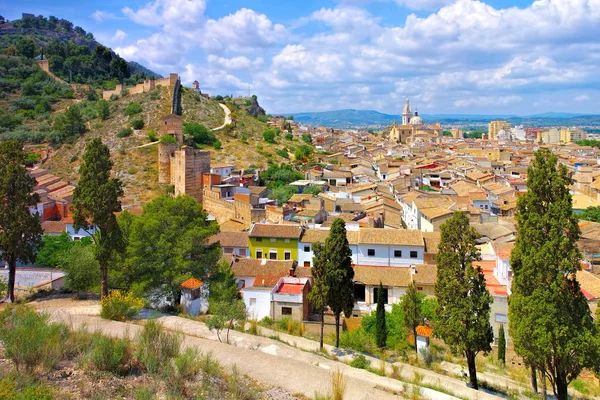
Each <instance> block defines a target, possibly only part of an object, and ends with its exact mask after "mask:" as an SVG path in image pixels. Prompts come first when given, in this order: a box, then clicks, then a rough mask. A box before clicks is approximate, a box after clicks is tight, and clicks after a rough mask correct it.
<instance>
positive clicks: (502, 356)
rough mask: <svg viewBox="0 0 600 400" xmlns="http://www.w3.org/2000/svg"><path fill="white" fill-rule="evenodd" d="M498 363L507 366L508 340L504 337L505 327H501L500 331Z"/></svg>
mask: <svg viewBox="0 0 600 400" xmlns="http://www.w3.org/2000/svg"><path fill="white" fill-rule="evenodd" d="M498 361H500V362H501V363H502V365H505V364H506V338H505V337H504V325H500V330H499V331H498Z"/></svg>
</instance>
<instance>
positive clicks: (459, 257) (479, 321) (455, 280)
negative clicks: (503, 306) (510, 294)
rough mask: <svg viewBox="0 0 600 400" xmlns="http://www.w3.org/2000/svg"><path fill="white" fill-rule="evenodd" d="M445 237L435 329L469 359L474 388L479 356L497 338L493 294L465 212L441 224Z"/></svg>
mask: <svg viewBox="0 0 600 400" xmlns="http://www.w3.org/2000/svg"><path fill="white" fill-rule="evenodd" d="M441 231H442V238H441V240H440V244H439V253H438V254H437V257H436V260H437V264H438V276H437V282H436V284H435V295H436V296H437V298H438V302H439V305H438V308H437V310H436V314H437V317H438V320H437V322H436V323H435V325H434V332H435V334H436V336H439V337H440V338H442V339H443V340H444V342H446V344H447V345H448V346H450V348H452V349H453V350H454V351H455V352H460V353H462V354H463V355H464V356H465V358H466V359H467V365H468V368H469V377H470V381H471V386H472V387H473V389H476V390H477V388H478V385H477V368H476V365H475V357H476V356H477V354H478V353H479V352H481V351H483V352H489V351H490V350H491V349H492V348H491V346H490V343H491V342H492V340H493V332H492V327H491V325H490V305H491V303H492V296H491V295H490V294H489V292H488V291H487V289H486V287H485V277H484V275H483V272H482V271H481V268H479V267H478V268H477V269H475V268H474V267H473V261H478V260H480V259H481V256H480V254H479V250H478V249H477V246H476V242H475V239H476V238H477V232H476V231H475V229H474V228H473V227H471V226H470V225H469V219H468V218H467V215H466V214H465V213H464V212H457V213H454V215H453V216H452V218H450V219H449V220H448V221H446V223H444V224H443V225H442V227H441Z"/></svg>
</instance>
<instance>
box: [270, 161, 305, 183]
mask: <svg viewBox="0 0 600 400" xmlns="http://www.w3.org/2000/svg"><path fill="white" fill-rule="evenodd" d="M261 178H262V179H263V180H264V181H265V184H266V185H267V186H268V187H269V188H272V189H273V188H277V187H280V186H283V185H286V184H288V183H290V182H294V181H297V180H299V179H303V178H304V175H302V173H300V172H298V171H294V169H293V168H292V166H291V165H289V164H281V165H279V166H277V165H270V166H269V168H267V170H266V171H265V172H263V173H262V174H261Z"/></svg>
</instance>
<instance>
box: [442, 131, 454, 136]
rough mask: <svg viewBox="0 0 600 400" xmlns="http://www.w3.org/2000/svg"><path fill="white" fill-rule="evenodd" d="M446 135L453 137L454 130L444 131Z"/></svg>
mask: <svg viewBox="0 0 600 400" xmlns="http://www.w3.org/2000/svg"><path fill="white" fill-rule="evenodd" d="M444 136H449V137H452V132H450V131H444Z"/></svg>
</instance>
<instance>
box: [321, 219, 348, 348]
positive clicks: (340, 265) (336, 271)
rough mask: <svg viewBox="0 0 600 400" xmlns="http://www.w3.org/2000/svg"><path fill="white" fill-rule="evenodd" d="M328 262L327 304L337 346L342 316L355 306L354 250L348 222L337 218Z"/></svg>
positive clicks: (328, 246) (327, 247)
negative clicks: (347, 225) (347, 234)
mask: <svg viewBox="0 0 600 400" xmlns="http://www.w3.org/2000/svg"><path fill="white" fill-rule="evenodd" d="M324 252H325V253H324V254H325V257H327V263H326V268H325V282H326V285H327V288H328V290H327V305H328V306H329V308H331V311H333V315H334V316H335V347H339V345H340V316H341V314H342V312H343V313H344V314H345V315H346V317H348V316H349V315H350V314H351V313H352V308H353V307H354V280H353V279H354V269H353V268H352V251H351V250H350V245H349V244H348V238H347V237H346V223H345V222H344V220H343V219H341V218H336V219H335V221H333V224H331V230H330V232H329V236H327V239H325V248H324Z"/></svg>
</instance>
